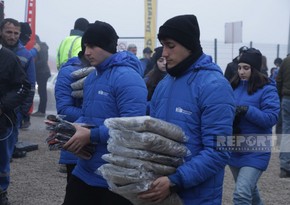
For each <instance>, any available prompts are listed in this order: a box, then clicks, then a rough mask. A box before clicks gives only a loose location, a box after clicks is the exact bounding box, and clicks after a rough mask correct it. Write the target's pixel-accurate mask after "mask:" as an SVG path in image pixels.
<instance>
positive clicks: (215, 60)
mask: <svg viewBox="0 0 290 205" xmlns="http://www.w3.org/2000/svg"><path fill="white" fill-rule="evenodd" d="M214 62H215V63H217V39H216V38H215V39H214Z"/></svg>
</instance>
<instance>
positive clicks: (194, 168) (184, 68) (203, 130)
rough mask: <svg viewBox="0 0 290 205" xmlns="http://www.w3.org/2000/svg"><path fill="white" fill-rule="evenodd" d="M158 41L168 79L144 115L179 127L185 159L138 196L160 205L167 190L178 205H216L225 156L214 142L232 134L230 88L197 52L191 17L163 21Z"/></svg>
mask: <svg viewBox="0 0 290 205" xmlns="http://www.w3.org/2000/svg"><path fill="white" fill-rule="evenodd" d="M158 39H159V41H160V42H161V44H162V45H163V53H162V56H163V57H164V58H165V59H166V70H167V73H168V74H169V75H166V77H165V78H163V80H162V81H160V82H159V84H158V85H157V88H156V89H155V91H154V94H153V97H152V99H151V110H150V116H152V117H155V118H158V119H162V120H165V121H167V122H170V123H174V124H176V125H178V126H180V127H181V128H182V129H183V131H184V132H185V134H186V135H187V136H188V141H187V142H186V143H185V145H186V146H187V148H188V149H189V150H190V151H191V155H190V156H187V157H186V158H185V163H184V164H183V165H181V166H179V167H178V168H177V170H176V172H175V173H174V174H172V175H169V176H162V177H160V178H158V179H156V180H155V181H154V182H153V185H152V187H151V189H150V190H148V191H146V192H143V193H142V194H140V197H141V198H142V199H145V200H149V201H154V202H160V201H163V200H164V199H165V198H166V197H167V196H169V194H170V191H177V194H178V195H179V196H180V198H181V199H182V201H183V204H184V205H192V204H198V205H220V204H221V203H222V189H223V178H224V168H225V166H226V164H227V163H228V159H229V157H230V155H229V153H228V152H226V151H219V150H218V149H217V148H218V147H217V138H218V136H227V135H231V133H232V122H233V119H234V110H235V106H234V96H233V91H232V88H231V87H230V84H229V83H228V81H227V80H226V79H225V78H224V77H223V73H222V71H221V69H220V68H219V67H218V66H217V65H216V64H214V63H213V62H212V58H211V57H210V56H208V55H206V54H204V53H203V51H202V48H201V45H200V40H199V26H198V22H197V19H196V17H195V16H194V15H182V16H176V17H173V18H171V19H169V20H167V21H166V22H165V23H164V24H163V25H162V26H161V27H160V28H159V34H158ZM217 90H218V92H217Z"/></svg>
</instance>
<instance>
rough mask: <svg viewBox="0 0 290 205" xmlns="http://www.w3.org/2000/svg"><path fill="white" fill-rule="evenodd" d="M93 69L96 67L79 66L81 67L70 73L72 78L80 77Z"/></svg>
mask: <svg viewBox="0 0 290 205" xmlns="http://www.w3.org/2000/svg"><path fill="white" fill-rule="evenodd" d="M94 70H96V68H95V67H93V66H90V67H85V68H81V69H78V70H76V71H74V72H72V73H71V74H70V75H71V77H72V78H74V79H81V78H83V77H85V76H87V75H89V74H90V73H91V72H92V71H94Z"/></svg>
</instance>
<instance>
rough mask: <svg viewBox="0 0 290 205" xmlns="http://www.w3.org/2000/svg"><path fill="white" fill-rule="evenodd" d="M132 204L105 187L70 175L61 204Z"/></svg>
mask: <svg viewBox="0 0 290 205" xmlns="http://www.w3.org/2000/svg"><path fill="white" fill-rule="evenodd" d="M80 204H81V205H96V204H98V205H132V203H131V202H130V201H128V200H127V199H125V198H123V197H122V196H120V195H118V194H115V193H113V192H111V191H109V190H108V189H106V188H101V187H93V186H89V185H87V184H86V183H84V182H83V181H82V180H80V179H79V178H77V177H76V176H74V175H72V176H71V177H70V180H69V183H68V185H67V187H66V195H65V199H64V203H63V205H80Z"/></svg>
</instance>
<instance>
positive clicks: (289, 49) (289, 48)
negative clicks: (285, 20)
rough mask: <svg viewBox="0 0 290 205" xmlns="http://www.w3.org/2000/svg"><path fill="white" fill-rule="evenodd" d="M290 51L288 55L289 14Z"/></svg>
mask: <svg viewBox="0 0 290 205" xmlns="http://www.w3.org/2000/svg"><path fill="white" fill-rule="evenodd" d="M288 35H289V37H288V52H287V55H288V54H290V15H289V33H288Z"/></svg>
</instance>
